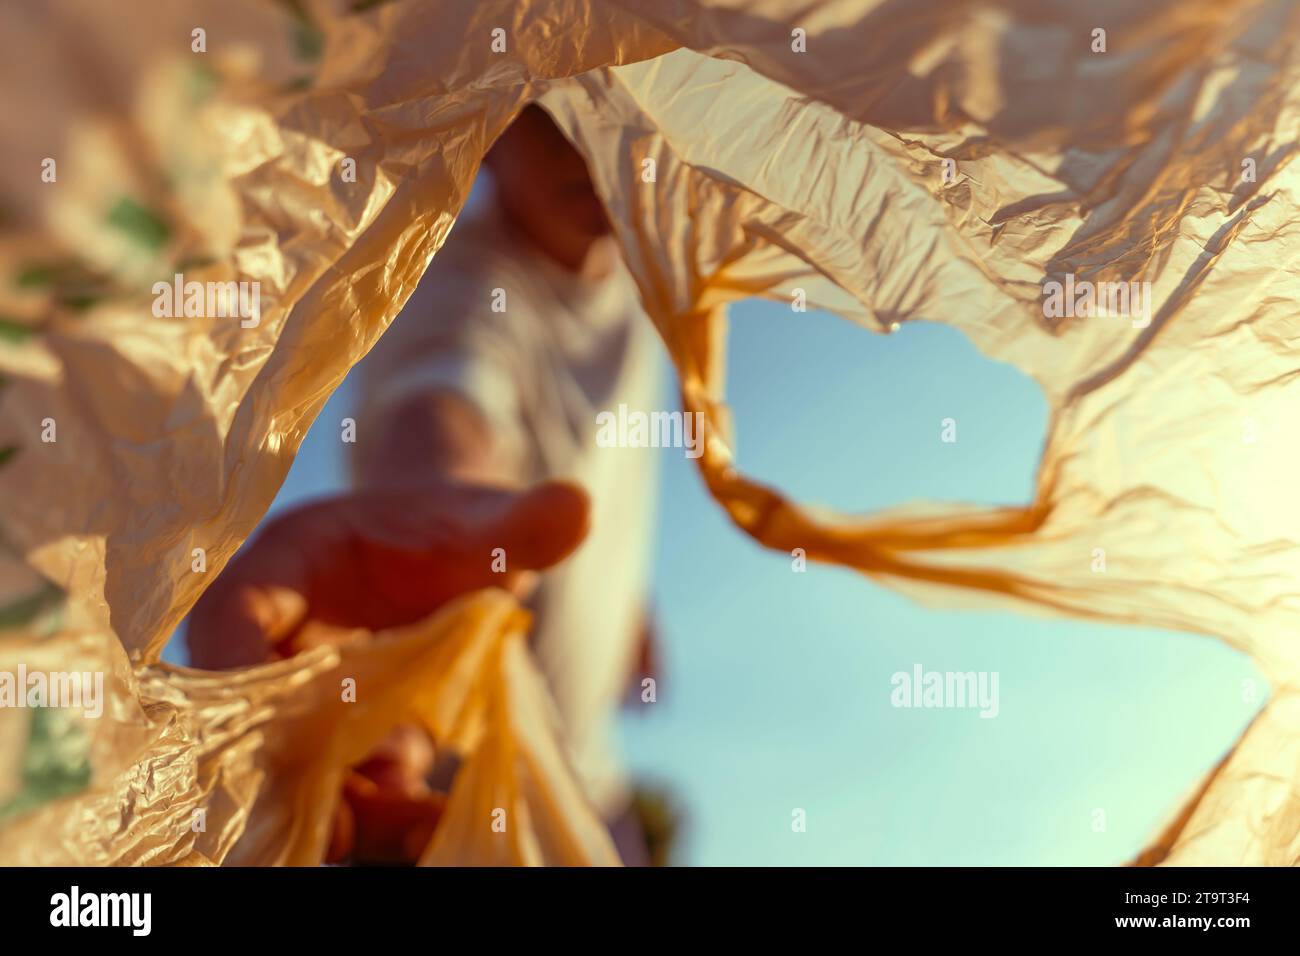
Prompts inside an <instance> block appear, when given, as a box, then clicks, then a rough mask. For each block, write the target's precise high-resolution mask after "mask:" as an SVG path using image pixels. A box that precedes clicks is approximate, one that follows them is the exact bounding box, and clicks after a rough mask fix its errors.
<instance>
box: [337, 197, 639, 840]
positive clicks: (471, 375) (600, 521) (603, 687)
mask: <svg viewBox="0 0 1300 956" xmlns="http://www.w3.org/2000/svg"><path fill="white" fill-rule="evenodd" d="M503 295H504V301H503V299H502V296H503ZM494 305H495V306H496V308H497V309H500V308H501V307H502V305H504V311H494ZM658 356H659V348H658V345H657V342H656V338H655V333H654V331H653V327H652V326H651V324H650V321H649V319H647V318H646V317H645V315H644V314H643V312H642V310H641V308H640V303H639V299H638V296H637V293H636V287H635V284H634V283H633V282H632V280H631V277H630V276H628V275H627V273H626V272H625V271H624V270H623V269H622V268H621V266H620V267H619V268H617V269H616V270H615V271H614V273H613V274H611V275H609V276H608V277H606V278H604V279H601V280H596V281H592V280H584V279H582V278H580V277H578V276H576V275H574V274H573V273H571V272H568V271H567V270H565V269H563V268H562V267H560V266H559V265H558V264H556V263H554V262H552V261H551V260H550V259H549V258H547V257H546V256H544V255H543V254H542V253H541V252H539V251H537V250H535V249H534V248H533V247H532V246H531V245H529V244H528V242H527V240H526V239H525V238H523V237H522V236H519V235H517V234H516V233H515V232H514V231H513V230H511V229H510V228H509V227H508V226H507V225H506V224H505V222H504V220H503V219H502V217H501V215H500V213H499V211H498V209H497V206H496V203H495V201H494V200H493V199H492V198H491V197H488V198H487V201H486V202H484V203H482V204H481V205H480V206H479V208H477V209H476V210H473V211H469V212H467V213H466V214H465V215H463V216H462V218H461V219H460V221H458V222H457V224H456V226H455V227H454V228H453V229H452V232H451V235H450V236H449V238H448V240H447V243H446V245H445V246H444V247H443V249H442V250H441V251H440V252H439V253H438V254H437V255H436V256H435V257H434V259H433V262H432V264H431V265H430V266H429V269H428V270H427V271H426V273H425V275H424V277H423V279H421V281H420V285H419V286H418V287H417V289H416V291H415V292H414V293H413V294H412V295H411V298H410V300H408V302H407V304H406V307H405V308H404V309H403V311H402V313H401V314H400V315H399V316H398V317H397V319H396V320H394V323H393V326H392V328H390V329H389V330H388V331H387V332H386V333H385V334H384V336H383V338H382V339H381V340H380V342H379V344H378V345H377V346H376V347H375V349H374V351H373V352H372V354H371V355H370V356H368V357H367V358H366V360H365V361H364V363H363V364H362V366H361V413H360V416H361V417H360V421H359V422H358V424H359V427H360V428H362V429H366V428H367V427H368V426H367V424H366V422H367V419H369V420H374V417H375V416H383V415H384V414H386V413H391V412H392V411H394V410H395V409H396V406H397V405H398V404H399V403H401V402H404V401H405V400H407V399H409V398H410V397H411V396H412V395H414V394H418V393H419V392H420V391H422V390H431V389H453V390H455V391H456V392H457V393H459V394H460V395H461V396H463V397H464V398H465V399H467V400H468V401H470V402H471V403H472V404H473V405H475V406H476V407H477V408H478V410H479V411H480V412H481V413H482V414H483V416H484V418H485V419H486V420H487V422H488V424H489V426H490V428H491V430H492V434H493V439H494V442H495V443H496V448H498V449H500V450H501V451H502V453H504V454H505V455H506V456H507V457H508V460H509V461H510V463H511V464H512V465H513V467H514V469H515V472H516V473H517V474H518V475H519V477H520V479H521V480H522V481H524V482H527V483H533V482H536V481H539V480H542V479H546V478H569V479H572V480H574V481H576V482H578V483H579V484H581V485H582V486H583V487H584V488H585V489H586V490H587V492H588V493H589V494H590V496H591V501H592V514H591V530H590V534H589V535H588V537H587V539H586V541H585V542H584V543H583V544H582V546H581V547H580V548H579V549H578V551H576V552H575V553H574V554H573V555H572V556H571V557H570V558H568V559H567V560H566V561H565V562H564V563H563V564H561V565H560V566H559V567H558V568H556V569H554V570H552V571H549V572H547V573H546V574H545V575H543V577H542V579H541V582H540V585H539V587H538V590H537V592H536V594H535V596H534V599H533V601H532V605H533V607H534V610H535V612H536V619H535V622H534V633H533V639H532V647H533V650H534V652H535V653H536V655H537V657H538V659H539V661H540V664H541V667H542V670H543V672H544V673H545V675H546V677H547V679H548V681H549V683H550V687H551V691H552V694H553V696H554V698H555V701H556V704H557V707H558V710H559V714H560V718H561V721H562V723H563V727H564V730H565V738H566V740H567V743H568V746H569V749H570V753H571V756H572V758H573V762H574V766H575V769H576V770H577V772H578V776H579V778H580V779H581V780H582V781H583V783H584V785H585V787H586V789H587V791H588V796H589V797H590V798H591V799H592V801H593V803H595V805H596V806H597V808H598V809H599V810H600V811H601V812H602V813H604V814H605V815H606V816H607V817H612V816H615V815H617V814H618V813H620V812H622V811H623V810H624V809H625V804H626V801H627V797H628V794H627V787H626V781H625V777H624V774H623V772H622V770H621V769H620V765H619V761H618V759H617V756H616V751H615V747H614V744H613V729H614V728H613V724H614V718H615V713H616V711H617V709H618V706H619V704H620V702H621V700H622V698H623V695H624V693H625V691H626V688H627V683H628V680H629V679H630V678H631V677H632V669H633V667H634V665H635V662H636V658H637V654H638V651H639V648H638V644H637V638H638V635H639V633H640V627H641V624H642V619H643V614H644V612H645V609H646V602H647V599H648V596H647V593H646V583H647V582H646V579H647V574H648V564H649V546H650V528H651V523H652V518H653V509H654V504H655V502H654V495H655V485H656V481H657V477H658V472H657V458H656V454H657V453H656V452H655V451H654V450H652V449H644V448H600V447H597V445H596V433H597V426H596V416H597V414H598V413H599V412H601V411H605V410H610V411H613V410H615V409H617V407H618V405H619V403H626V404H627V405H628V407H629V408H631V409H640V410H645V411H650V410H652V409H655V408H657V407H658V405H657V404H656V400H657V397H658V392H659V388H658V386H659V358H658ZM508 560H509V556H508V555H507V561H508Z"/></svg>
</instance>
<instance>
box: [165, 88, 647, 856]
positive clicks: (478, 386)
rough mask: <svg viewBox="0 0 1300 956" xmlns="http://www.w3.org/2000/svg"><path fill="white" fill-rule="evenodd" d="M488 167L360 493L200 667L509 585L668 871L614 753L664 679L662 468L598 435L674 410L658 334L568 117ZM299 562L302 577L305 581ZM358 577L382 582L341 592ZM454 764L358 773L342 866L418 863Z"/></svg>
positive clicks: (367, 455) (406, 363)
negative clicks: (500, 561)
mask: <svg viewBox="0 0 1300 956" xmlns="http://www.w3.org/2000/svg"><path fill="white" fill-rule="evenodd" d="M485 166H486V168H487V170H488V172H489V179H488V180H487V182H486V184H485V185H486V186H487V187H488V188H487V190H486V195H484V196H482V197H481V199H482V201H481V202H479V203H477V204H471V205H472V206H473V208H467V210H466V211H465V213H464V214H463V215H462V216H461V218H460V219H459V220H458V221H457V223H456V225H455V227H454V228H453V230H452V232H451V235H450V237H449V239H448V241H447V243H446V245H445V246H444V248H443V249H442V250H441V251H440V252H439V253H438V255H437V256H435V257H434V259H433V262H432V264H431V265H430V266H429V268H428V270H427V271H426V273H425V275H424V277H423V279H422V280H421V282H420V284H419V286H418V287H417V289H416V290H415V292H414V293H413V294H412V296H411V298H410V300H409V301H408V302H407V304H406V306H405V308H404V309H403V311H402V313H401V314H400V315H399V316H398V318H397V319H396V320H395V321H394V323H393V326H392V328H390V329H389V330H388V331H387V332H386V333H385V335H384V336H383V337H382V338H381V340H380V342H379V344H378V345H377V346H376V347H375V349H374V351H373V352H372V354H371V355H370V356H368V357H367V358H366V359H365V360H364V361H363V362H362V363H361V365H360V366H359V369H358V373H359V375H360V383H361V389H360V390H361V410H360V413H359V415H358V428H357V436H358V442H357V446H356V449H357V455H356V458H355V461H354V462H353V465H354V478H355V482H356V485H357V491H356V492H355V493H354V494H353V495H350V496H347V497H345V498H341V499H336V500H333V501H327V502H323V503H318V504H316V505H311V506H307V507H306V508H304V509H300V510H299V511H296V512H293V513H291V514H290V515H287V516H285V517H284V518H282V519H279V520H278V521H276V522H273V523H272V525H271V527H270V528H269V529H268V530H267V531H266V532H264V533H263V535H262V536H260V537H259V538H258V539H257V540H256V541H254V542H253V543H252V544H251V545H250V547H249V548H247V549H245V552H241V554H240V555H239V556H237V557H236V559H235V560H234V561H232V563H231V566H230V568H229V569H228V570H227V572H226V573H224V574H223V575H222V577H221V579H220V580H219V581H218V582H216V584H214V586H213V587H212V588H211V589H209V591H208V592H207V593H205V595H204V597H203V599H202V600H201V601H200V602H199V605H198V606H197V607H196V609H195V612H194V615H193V616H192V619H191V622H190V628H189V643H190V647H191V655H192V660H193V662H194V663H195V664H196V666H205V667H231V666H240V665H243V664H248V663H254V662H256V661H258V660H262V659H265V657H266V656H267V655H268V654H269V653H273V652H274V651H273V648H274V647H277V646H278V647H280V648H284V647H285V646H291V647H292V646H294V644H293V642H292V641H290V642H289V643H288V644H287V645H286V643H285V640H286V637H288V636H290V635H292V634H293V633H294V632H298V633H299V634H301V632H302V631H303V629H304V628H303V622H304V621H306V620H313V621H318V622H320V621H323V622H325V623H326V624H328V625H330V626H335V627H340V628H346V627H349V626H365V627H372V628H373V627H376V626H379V627H382V626H392V625H395V624H400V623H408V622H410V621H414V620H418V619H420V618H421V617H423V616H425V615H427V614H428V613H430V612H431V611H432V610H434V609H436V607H437V606H439V605H440V604H442V603H445V601H446V600H449V599H450V598H451V597H454V596H455V595H456V594H459V593H463V592H465V591H469V590H473V589H475V588H478V587H487V586H494V585H495V586H505V587H508V588H509V589H511V590H513V591H514V592H515V593H516V594H517V595H519V596H521V597H523V598H526V599H527V600H528V602H529V605H530V607H531V608H532V610H533V611H534V614H535V618H534V628H533V633H532V639H531V640H532V648H533V651H534V653H535V654H536V656H537V658H538V661H539V664H540V666H541V668H542V671H543V673H544V674H545V676H546V678H547V681H548V683H549V685H550V688H551V691H552V696H553V697H554V699H555V701H556V704H557V709H558V712H559V716H560V719H561V723H562V726H563V729H564V738H565V741H566V742H567V744H568V747H569V751H570V756H571V758H572V760H573V763H574V767H575V770H576V771H577V774H578V778H579V780H580V782H581V783H582V785H583V786H584V789H585V790H586V792H587V795H588V797H589V798H590V799H591V801H592V803H593V805H594V806H595V807H596V809H597V810H598V811H599V812H600V813H601V814H602V816H603V817H604V818H605V819H606V820H607V821H608V822H609V824H610V826H611V831H612V833H613V835H614V837H615V841H616V843H617V845H618V846H619V850H620V852H621V853H622V855H623V856H624V860H625V862H628V863H633V864H639V863H644V862H646V859H647V854H646V849H645V842H644V839H642V837H641V834H640V832H639V828H638V826H637V824H636V822H635V815H634V813H633V811H632V806H633V804H632V794H631V792H630V789H629V786H628V783H627V779H626V777H625V774H624V772H623V770H622V768H621V765H620V761H619V759H618V756H617V754H616V752H615V748H614V745H613V740H612V736H613V729H614V728H613V723H614V717H615V713H616V710H617V707H618V705H619V703H620V700H621V699H622V697H623V695H624V693H625V691H626V689H627V687H628V684H629V681H630V680H631V679H633V678H635V677H639V676H641V674H642V673H644V672H645V670H646V669H647V668H648V667H649V666H650V665H649V654H648V648H649V627H648V625H647V620H648V619H647V615H646V580H647V574H648V561H649V544H650V528H651V522H652V509H653V504H654V492H655V479H656V473H655V470H654V468H653V459H651V458H649V457H648V456H646V455H645V454H644V452H641V453H638V452H637V451H636V450H632V451H629V450H626V449H616V448H598V447H597V445H596V441H595V435H596V424H595V423H596V416H597V414H598V413H599V412H600V411H602V410H609V409H614V408H616V407H617V406H618V405H619V404H620V403H626V404H627V405H628V407H630V408H634V409H649V408H653V407H655V406H656V398H657V392H658V374H659V370H658V362H657V359H656V356H657V346H656V344H655V339H654V332H653V329H652V327H651V325H650V323H649V322H648V321H647V320H646V319H645V317H644V315H643V314H642V312H641V309H640V306H639V301H638V296H637V292H636V288H635V285H634V283H633V282H632V280H631V278H630V277H629V276H628V274H627V273H626V272H625V271H624V269H623V268H622V264H621V260H620V258H619V255H618V251H617V248H616V246H615V243H614V241H613V237H612V235H611V232H610V226H609V223H608V221H607V219H606V216H605V212H604V208H603V206H602V205H601V202H600V200H599V198H598V197H597V196H596V193H595V191H594V189H593V187H592V183H591V180H590V177H589V175H588V172H587V168H586V165H585V163H584V161H583V159H582V157H581V155H580V154H579V153H578V152H577V150H575V149H574V148H573V146H572V145H571V144H570V143H569V142H568V140H567V139H566V138H565V137H564V135H563V133H561V132H560V130H559V129H558V128H557V127H556V126H555V124H554V123H553V122H552V120H551V119H550V117H549V116H548V115H547V114H546V113H545V111H544V110H542V109H541V108H540V107H538V106H536V105H530V106H528V107H526V108H525V109H524V111H523V112H522V113H521V114H520V116H519V117H518V118H517V119H516V121H515V122H514V123H513V124H512V125H511V126H510V127H509V128H508V129H507V130H506V131H505V133H503V134H502V136H501V138H500V139H499V140H498V142H497V143H496V144H495V145H494V146H493V148H492V150H491V151H490V152H489V154H488V156H487V157H486V159H485ZM528 488H531V489H532V490H531V491H523V490H518V489H528ZM584 538H585V540H584ZM498 548H499V549H501V551H500V552H497V551H496V549H498ZM575 549H576V550H575ZM496 555H500V556H502V557H503V558H504V561H505V564H506V568H507V573H505V574H500V573H496V571H494V570H493V565H494V558H495V556H496ZM566 556H567V560H564V561H563V563H559V564H558V565H557V562H560V561H561V559H564V558H565V557H566ZM286 562H287V563H288V564H289V565H290V566H291V567H294V568H296V569H300V570H298V571H296V572H295V573H296V574H297V577H296V578H295V579H294V580H290V581H287V583H286V577H285V574H284V572H283V570H281V568H282V567H283V566H284V565H285V563H286ZM345 567H347V568H349V569H351V572H357V570H358V567H359V568H360V570H359V573H360V575H361V577H360V578H356V577H353V578H350V579H347V580H338V579H339V578H340V577H341V575H342V571H343V569H344V568H345ZM543 570H545V573H544V574H542V575H540V576H538V575H537V573H536V572H539V571H543ZM351 572H350V573H351ZM394 575H395V576H396V577H395V578H394V577H393V576H394ZM381 579H385V580H387V582H388V583H384V581H383V580H381ZM326 582H328V583H326ZM232 618H233V620H232ZM436 756H437V754H436V751H435V746H434V743H433V742H431V741H429V740H428V738H427V737H426V735H425V734H424V732H423V731H422V730H421V729H419V728H414V727H405V728H399V729H398V730H396V731H395V732H394V733H393V735H391V736H390V738H389V739H388V741H387V742H386V743H385V744H384V745H383V746H382V747H381V748H380V749H379V750H378V751H377V752H376V753H375V754H373V755H372V757H371V758H370V759H369V760H367V762H366V763H365V764H363V765H362V766H361V767H359V768H357V772H356V773H354V774H352V775H351V777H350V778H349V781H348V784H347V786H346V787H345V798H346V799H345V801H344V803H343V805H342V809H341V812H340V821H339V826H338V832H337V833H336V841H335V842H336V846H335V847H333V848H332V849H331V854H332V855H333V856H336V857H337V856H342V855H346V854H348V853H351V855H352V856H353V857H354V858H368V859H372V860H381V861H389V862H398V861H402V862H409V861H412V860H413V859H414V858H415V857H416V856H417V855H418V852H419V849H420V848H422V847H423V845H424V843H426V842H427V840H428V837H429V835H430V834H431V833H432V830H433V827H434V826H435V825H436V822H437V817H438V814H439V813H440V798H439V797H438V795H437V793H436V792H435V791H434V790H432V789H431V788H430V787H429V780H430V779H431V775H436V774H438V773H441V769H440V764H439V763H438V762H437V761H435V757H436Z"/></svg>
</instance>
